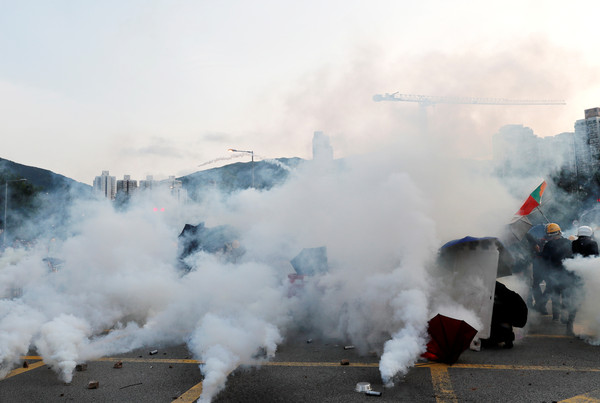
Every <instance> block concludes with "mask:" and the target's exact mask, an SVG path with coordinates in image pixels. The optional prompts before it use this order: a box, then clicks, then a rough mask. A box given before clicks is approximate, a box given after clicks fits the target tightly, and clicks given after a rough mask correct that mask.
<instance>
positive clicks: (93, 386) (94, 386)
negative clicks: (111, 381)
mask: <svg viewBox="0 0 600 403" xmlns="http://www.w3.org/2000/svg"><path fill="white" fill-rule="evenodd" d="M99 386H100V382H98V381H89V382H88V387H87V388H88V389H98V387H99Z"/></svg>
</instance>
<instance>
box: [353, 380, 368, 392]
mask: <svg viewBox="0 0 600 403" xmlns="http://www.w3.org/2000/svg"><path fill="white" fill-rule="evenodd" d="M354 390H355V391H357V392H367V391H369V390H371V384H370V383H369V382H359V383H357V384H356V388H354Z"/></svg>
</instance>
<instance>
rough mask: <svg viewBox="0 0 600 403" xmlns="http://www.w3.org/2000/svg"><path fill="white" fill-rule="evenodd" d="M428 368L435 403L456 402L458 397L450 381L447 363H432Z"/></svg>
mask: <svg viewBox="0 0 600 403" xmlns="http://www.w3.org/2000/svg"><path fill="white" fill-rule="evenodd" d="M429 370H430V371H431V383H432V384H433V392H434V393H435V401H436V402H437V403H450V402H452V403H458V398H457V397H456V394H455V393H454V389H453V388H452V382H451V381H450V374H449V373H448V365H446V364H439V363H436V364H432V365H431V366H430V367H429Z"/></svg>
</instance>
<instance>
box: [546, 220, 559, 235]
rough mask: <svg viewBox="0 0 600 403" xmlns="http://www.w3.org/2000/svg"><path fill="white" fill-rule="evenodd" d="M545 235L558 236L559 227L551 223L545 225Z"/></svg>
mask: <svg viewBox="0 0 600 403" xmlns="http://www.w3.org/2000/svg"><path fill="white" fill-rule="evenodd" d="M546 235H550V236H554V235H560V226H559V225H558V224H556V223H553V222H551V223H550V224H548V225H546Z"/></svg>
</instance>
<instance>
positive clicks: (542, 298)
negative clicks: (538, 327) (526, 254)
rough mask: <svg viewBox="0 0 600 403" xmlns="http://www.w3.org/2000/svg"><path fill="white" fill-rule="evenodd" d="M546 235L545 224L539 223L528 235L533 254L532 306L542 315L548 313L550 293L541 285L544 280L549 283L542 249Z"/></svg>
mask: <svg viewBox="0 0 600 403" xmlns="http://www.w3.org/2000/svg"><path fill="white" fill-rule="evenodd" d="M538 227H541V228H538ZM540 232H541V233H540ZM542 233H543V235H542ZM545 235H546V228H545V226H544V225H543V224H539V225H538V226H536V227H534V228H532V230H531V231H529V232H528V233H527V237H526V239H527V241H528V244H529V247H530V250H531V254H532V260H531V267H532V272H533V273H532V274H533V276H532V283H531V296H532V297H533V302H532V304H531V306H532V308H533V309H534V310H536V311H537V312H539V313H541V314H542V315H547V314H548V311H547V310H546V305H547V303H548V295H549V293H546V292H544V290H543V289H542V286H541V284H542V282H544V283H546V285H547V281H546V265H545V263H544V260H543V259H542V250H543V249H544V244H545V243H546V241H547V239H546V237H545Z"/></svg>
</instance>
